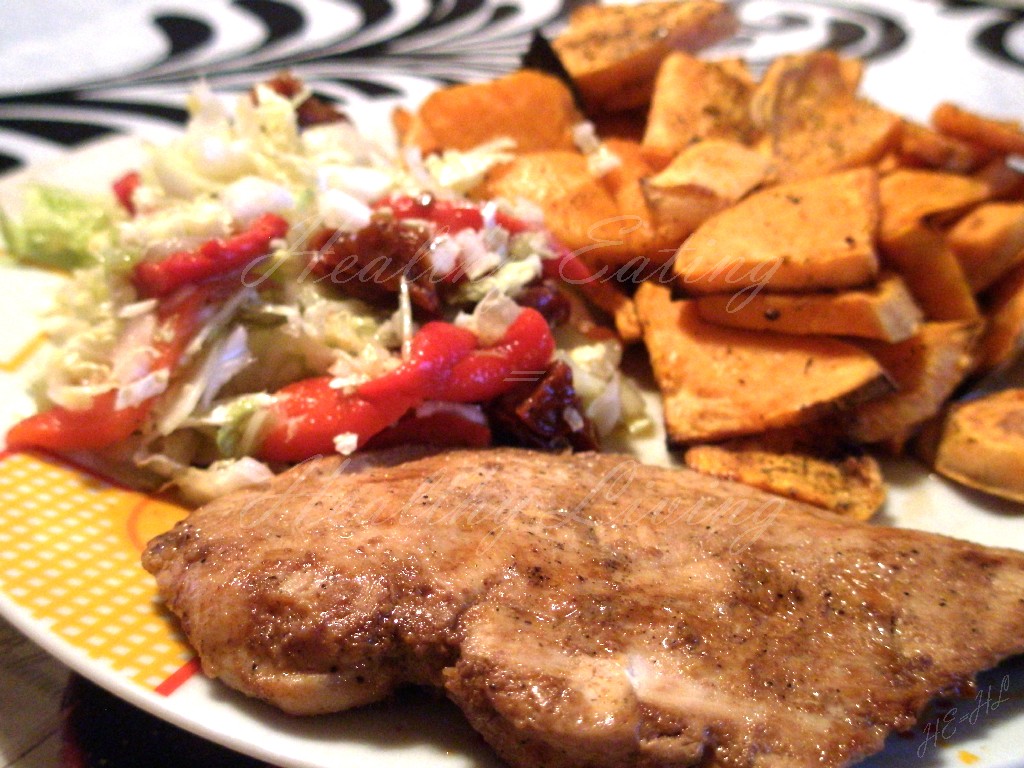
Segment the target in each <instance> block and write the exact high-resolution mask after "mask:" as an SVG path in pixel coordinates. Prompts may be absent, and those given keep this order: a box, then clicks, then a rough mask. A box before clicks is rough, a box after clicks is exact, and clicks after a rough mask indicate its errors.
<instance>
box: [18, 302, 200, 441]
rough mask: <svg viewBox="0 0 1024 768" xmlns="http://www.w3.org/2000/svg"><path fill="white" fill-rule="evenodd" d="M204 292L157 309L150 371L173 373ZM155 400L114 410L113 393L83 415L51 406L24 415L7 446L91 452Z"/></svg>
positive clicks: (139, 418) (122, 436)
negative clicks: (172, 370) (25, 417)
mask: <svg viewBox="0 0 1024 768" xmlns="http://www.w3.org/2000/svg"><path fill="white" fill-rule="evenodd" d="M206 298H207V295H206V292H205V291H200V290H190V291H187V292H184V293H183V294H182V295H180V296H177V297H175V298H174V299H172V300H171V301H169V302H167V303H166V305H165V306H163V307H161V309H160V320H161V323H160V325H159V326H158V329H157V331H156V333H155V334H154V341H153V348H154V351H153V355H152V357H151V362H150V369H151V370H154V371H155V370H159V369H161V368H171V369H173V368H174V366H175V365H177V363H178V360H179V359H180V358H181V355H182V354H183V353H184V351H185V347H186V346H187V345H188V343H189V341H191V339H192V337H193V336H194V335H195V333H196V331H197V330H198V328H199V312H200V310H201V309H202V307H203V305H204V304H205V302H206ZM155 400H156V398H155V397H151V398H149V399H148V400H144V401H143V402H141V403H138V404H137V405H133V406H129V407H127V408H117V407H116V406H117V390H111V391H109V392H104V393H103V394H102V395H98V396H96V397H95V398H93V401H92V404H91V405H90V406H89V407H88V408H85V409H83V410H74V411H73V410H70V409H68V408H63V407H61V406H56V407H54V408H51V409H50V410H47V411H43V412H42V413H37V414H35V415H34V416H29V417H28V418H27V419H23V420H22V421H19V422H18V423H17V424H15V425H14V426H13V427H11V429H10V430H9V431H8V432H7V447H8V448H11V449H21V448H45V449H48V450H52V451H62V452H63V451H95V450H100V449H102V448H107V447H109V446H111V445H114V444H115V443H119V442H121V441H122V440H126V439H127V438H128V437H130V436H131V434H132V433H133V432H135V430H137V429H138V428H139V427H141V426H142V423H143V422H144V421H145V420H146V417H147V416H148V415H149V412H150V410H151V409H152V407H153V402H154V401H155Z"/></svg>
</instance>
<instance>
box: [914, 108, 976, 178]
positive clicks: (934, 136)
mask: <svg viewBox="0 0 1024 768" xmlns="http://www.w3.org/2000/svg"><path fill="white" fill-rule="evenodd" d="M898 156H899V158H900V160H901V162H902V164H903V165H905V166H909V167H923V168H931V169H933V170H936V171H949V172H951V173H971V172H972V171H976V170H978V169H979V168H981V167H982V166H983V165H984V164H985V163H986V162H988V161H989V160H991V159H992V151H991V150H989V149H987V148H986V147H982V146H980V145H978V144H972V143H971V142H968V141H961V140H960V139H956V138H954V137H952V136H946V135H944V134H941V133H939V132H938V131H935V130H932V129H931V128H929V127H927V126H925V125H921V124H920V123H915V122H913V121H910V120H907V121H904V123H903V129H902V130H901V131H900V143H899V155H898Z"/></svg>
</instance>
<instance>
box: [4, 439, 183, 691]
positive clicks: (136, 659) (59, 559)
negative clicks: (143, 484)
mask: <svg viewBox="0 0 1024 768" xmlns="http://www.w3.org/2000/svg"><path fill="white" fill-rule="evenodd" d="M184 515H185V510H184V509H182V508H180V507H177V506H174V505H172V504H167V503H164V502H162V501H159V500H156V499H151V498H149V497H147V496H145V495H143V494H140V493H136V492H133V491H128V490H125V489H123V488H120V487H117V486H115V485H113V484H111V483H108V482H105V481H103V480H101V479H99V478H97V477H95V476H93V475H91V474H89V473H87V472H85V471H83V470H79V469H76V468H73V467H70V466H68V465H65V464H62V463H58V462H57V461H55V460H53V459H48V458H43V457H39V456H35V455H32V454H22V453H15V454H9V455H6V456H4V457H2V459H0V592H3V594H5V595H7V596H8V597H9V598H10V599H11V600H13V601H14V602H15V603H17V604H18V605H20V606H21V607H22V608H24V609H25V610H26V611H28V612H29V614H30V615H31V616H32V617H33V619H34V620H35V621H36V622H38V623H39V624H40V625H42V626H43V627H45V628H47V630H48V631H49V632H51V633H52V634H54V635H56V636H58V637H60V638H61V639H62V640H64V641H65V642H67V643H69V644H70V645H72V646H74V647H75V648H78V649H80V650H82V651H85V652H86V653H87V654H88V656H89V657H90V658H92V659H94V660H95V661H97V662H99V663H101V664H103V665H105V666H107V667H109V668H110V669H111V670H113V671H114V672H116V673H117V674H118V675H119V676H120V677H122V678H126V679H129V680H132V681H134V682H135V683H136V684H138V685H140V686H142V687H144V688H147V689H149V690H154V689H156V688H157V687H158V686H159V685H160V684H161V683H162V682H164V681H165V680H166V679H167V678H168V677H170V676H171V675H172V674H173V673H174V672H175V671H177V670H178V669H180V668H181V667H182V665H183V664H185V663H186V662H187V661H188V660H189V659H190V658H191V657H192V655H193V654H192V652H191V650H190V649H189V647H188V645H187V644H186V642H185V640H184V638H183V637H182V636H181V634H180V633H179V631H178V630H177V628H176V625H175V624H174V623H173V620H172V619H171V618H170V617H169V616H168V615H167V614H166V613H165V612H163V609H162V608H161V605H160V603H159V602H158V600H157V597H156V587H155V583H154V581H153V577H152V576H150V575H149V574H148V573H146V571H145V570H143V568H142V565H141V564H140V562H139V555H140V554H141V551H142V547H143V546H145V542H146V540H148V538H149V537H151V536H152V535H155V534H157V533H159V532H161V531H164V530H167V529H168V528H170V527H171V526H172V525H174V523H175V522H176V521H177V520H179V519H181V518H182V517H184Z"/></svg>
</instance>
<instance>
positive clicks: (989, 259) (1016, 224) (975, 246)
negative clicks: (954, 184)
mask: <svg viewBox="0 0 1024 768" xmlns="http://www.w3.org/2000/svg"><path fill="white" fill-rule="evenodd" d="M947 239H948V242H949V245H950V247H951V248H952V249H953V253H955V254H956V257H957V260H959V262H960V266H961V267H963V270H964V276H965V277H966V278H967V282H968V283H969V284H970V286H971V290H973V291H974V292H975V293H980V292H981V291H984V290H985V289H986V288H988V287H989V286H990V285H992V284H993V283H994V282H996V281H997V280H998V279H999V278H1000V277H1002V276H1003V275H1004V274H1005V273H1006V272H1007V271H1009V270H1010V269H1011V268H1012V267H1013V266H1014V265H1015V264H1018V263H1020V262H1022V261H1024V203H986V204H984V205H980V206H978V207H977V208H975V209H974V210H973V211H971V212H970V213H968V214H967V215H966V216H964V217H963V218H962V219H961V220H960V221H958V222H957V223H956V225H955V226H954V227H953V228H952V229H951V230H950V231H949V235H948V236H947Z"/></svg>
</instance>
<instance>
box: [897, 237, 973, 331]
mask: <svg viewBox="0 0 1024 768" xmlns="http://www.w3.org/2000/svg"><path fill="white" fill-rule="evenodd" d="M882 250H883V254H884V258H883V262H884V263H885V265H886V267H887V268H889V269H891V270H893V271H895V272H898V273H899V274H900V275H901V276H902V277H903V280H904V281H905V282H906V284H907V286H908V287H909V288H910V292H911V293H912V294H913V295H914V300H915V301H916V302H917V303H918V305H919V306H920V307H921V309H922V310H924V314H925V317H927V318H928V319H929V320H971V319H974V318H977V317H979V316H980V312H979V310H978V304H977V302H976V301H975V299H974V294H973V292H972V291H971V286H970V284H969V283H968V282H967V277H966V276H965V275H964V271H963V268H962V267H961V266H960V262H959V261H958V260H957V257H956V254H954V253H953V249H952V248H950V246H949V243H948V242H947V241H946V238H945V236H944V235H943V234H942V233H941V232H939V231H937V230H934V229H932V228H931V227H928V226H926V225H924V224H918V225H917V226H915V227H913V228H911V229H906V230H902V231H901V232H900V234H899V235H895V236H892V235H891V236H890V237H889V238H888V239H886V240H885V241H884V242H883V243H882Z"/></svg>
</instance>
